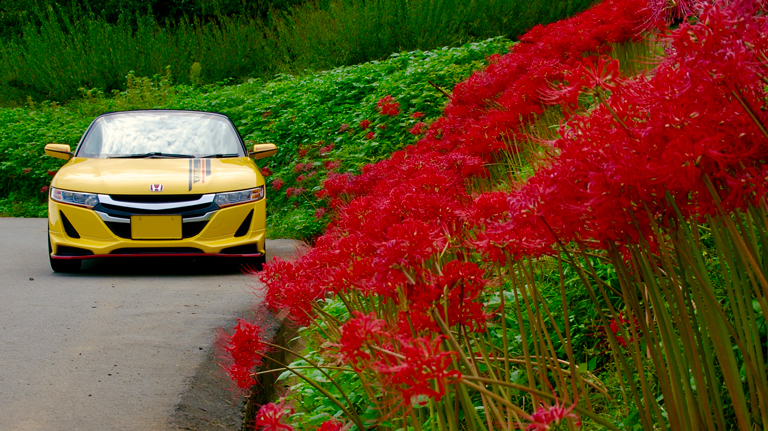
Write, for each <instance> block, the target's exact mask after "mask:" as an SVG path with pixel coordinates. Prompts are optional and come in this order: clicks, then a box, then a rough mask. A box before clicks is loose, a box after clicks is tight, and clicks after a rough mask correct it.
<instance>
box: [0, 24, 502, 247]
mask: <svg viewBox="0 0 768 431" xmlns="http://www.w3.org/2000/svg"><path fill="white" fill-rule="evenodd" d="M510 44H511V42H510V41H508V40H505V39H501V38H496V39H489V40H486V41H483V42H477V43H471V44H466V45H464V46H462V47H458V48H451V49H448V48H445V49H439V50H434V51H412V52H404V53H400V54H393V55H392V56H391V57H390V58H389V59H387V60H385V61H381V62H378V61H375V62H370V63H365V64H361V65H357V66H349V67H341V68H336V69H332V70H329V71H326V72H319V73H315V74H307V75H303V76H299V77H295V76H290V75H280V76H277V77H276V78H275V79H273V80H270V81H266V82H265V81H262V80H259V79H253V80H250V81H249V82H246V83H243V84H239V85H230V86H219V85H199V86H190V85H178V84H177V85H173V84H172V80H173V79H172V78H173V77H172V76H171V75H162V76H156V77H154V78H145V77H136V76H134V75H132V74H131V75H128V76H127V78H126V77H124V78H123V79H124V80H125V81H126V87H127V90H125V91H123V92H121V93H119V94H118V95H117V96H114V97H107V96H105V95H104V94H103V93H102V92H100V91H90V92H85V93H84V94H83V96H82V98H79V99H77V100H76V101H73V102H72V103H70V104H68V105H65V106H60V105H58V104H56V103H51V102H48V103H43V104H35V103H30V104H29V105H28V106H26V107H23V108H21V107H19V108H0V154H1V155H2V162H0V196H2V198H0V215H5V216H14V217H30V216H32V217H44V216H45V215H46V204H45V202H46V199H47V193H46V191H47V185H48V184H49V183H50V179H51V176H52V175H54V174H55V172H56V170H58V168H59V167H60V166H61V164H62V162H61V161H60V160H57V159H53V158H50V157H46V156H45V155H44V154H43V147H44V146H45V144H47V143H51V142H57V143H65V144H69V145H71V146H72V147H73V148H74V146H75V145H77V142H78V141H79V139H80V136H81V135H82V133H83V132H84V131H85V129H86V127H87V126H88V124H89V123H90V121H91V120H92V119H93V118H94V117H95V116H96V115H98V114H101V113H103V112H108V111H118V110H126V109H148V108H154V109H159V108H172V109H195V110H208V111H217V112H221V113H224V114H227V115H228V116H230V118H232V120H233V121H234V122H235V124H236V125H237V127H238V129H239V130H240V133H241V134H242V136H243V138H244V139H245V140H248V141H255V142H274V143H275V144H277V145H278V146H279V147H280V151H279V153H278V154H277V155H276V156H275V157H272V158H270V159H267V160H265V161H262V162H260V163H262V167H264V168H267V169H266V170H265V171H264V172H265V174H267V175H269V172H274V174H273V175H271V176H267V181H268V184H270V186H271V187H270V188H269V190H268V196H269V199H268V203H269V204H268V205H269V209H268V214H269V220H268V224H269V225H270V235H272V236H273V237H275V236H279V237H298V238H305V239H308V238H311V237H312V236H314V235H316V234H318V233H319V232H320V231H321V230H322V228H323V226H324V224H325V222H326V221H327V217H323V216H322V214H319V217H316V215H318V213H317V210H318V209H319V208H321V207H322V206H323V204H322V201H321V200H320V199H318V197H317V196H315V192H316V191H317V190H319V185H320V184H321V183H322V181H323V180H324V179H325V178H326V177H327V175H328V174H329V173H333V172H336V173H341V172H358V171H359V168H360V167H361V166H363V165H365V164H367V163H371V162H374V161H376V160H380V159H382V158H384V157H386V156H387V155H389V154H390V153H391V152H393V151H396V150H397V149H399V148H402V147H403V146H405V145H407V144H409V143H413V142H415V141H416V140H417V138H418V136H419V134H418V133H417V134H412V133H409V131H411V130H413V127H414V126H415V125H416V124H417V123H421V124H425V122H429V121H430V119H431V118H434V117H437V116H438V115H439V114H440V112H441V111H442V107H443V105H444V104H445V102H446V101H447V98H446V97H445V96H444V95H443V94H442V93H441V92H440V91H439V90H438V89H437V88H435V87H433V86H432V85H431V84H430V82H431V83H432V84H434V85H435V86H437V87H438V88H440V89H446V90H447V91H450V89H451V88H452V87H453V86H454V85H455V84H456V83H457V82H460V81H461V80H463V79H466V78H467V77H468V76H469V75H470V74H471V73H472V72H473V71H474V70H477V69H479V68H482V67H484V65H486V64H487V60H486V59H487V58H488V57H489V56H491V55H493V54H496V53H500V52H505V51H506V50H507V47H508V46H509V45H510ZM446 90H443V91H446ZM386 96H390V97H392V98H393V100H395V101H396V103H399V104H400V110H401V111H402V115H396V116H382V115H380V114H379V113H378V111H377V109H376V105H377V103H378V101H379V100H380V99H381V98H383V97H386ZM417 112H418V113H419V115H416V116H417V117H420V118H413V114H414V113H417ZM363 121H368V122H369V123H370V125H369V126H367V127H366V128H362V127H361V123H363ZM363 124H365V123H363ZM424 130H426V128H424ZM372 132H373V133H374V136H373V137H370V139H369V134H370V133H372ZM321 148H326V150H327V151H323V152H322V153H321V151H320V149H321ZM298 165H300V166H301V168H300V169H296V167H297V166H298ZM302 174H303V177H302ZM298 180H301V181H298ZM297 181H298V182H297ZM281 183H282V184H283V185H280V184H281ZM278 186H279V187H278ZM288 189H291V194H290V195H286V191H288Z"/></svg>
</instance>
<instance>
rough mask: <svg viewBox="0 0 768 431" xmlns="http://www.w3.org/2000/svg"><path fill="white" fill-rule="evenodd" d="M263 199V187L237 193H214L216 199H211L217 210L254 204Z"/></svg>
mask: <svg viewBox="0 0 768 431" xmlns="http://www.w3.org/2000/svg"><path fill="white" fill-rule="evenodd" d="M263 198H264V186H259V187H256V188H255V189H249V190H241V191H239V192H229V193H216V197H215V198H213V202H215V203H216V205H218V206H219V208H224V207H228V206H231V205H238V204H245V203H248V202H256V201H258V200H261V199H263Z"/></svg>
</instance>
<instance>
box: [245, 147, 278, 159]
mask: <svg viewBox="0 0 768 431" xmlns="http://www.w3.org/2000/svg"><path fill="white" fill-rule="evenodd" d="M275 153H277V145H275V144H256V145H254V146H253V151H251V152H250V153H248V155H249V156H251V157H253V158H254V159H256V160H260V159H266V158H267V157H271V156H274V155H275Z"/></svg>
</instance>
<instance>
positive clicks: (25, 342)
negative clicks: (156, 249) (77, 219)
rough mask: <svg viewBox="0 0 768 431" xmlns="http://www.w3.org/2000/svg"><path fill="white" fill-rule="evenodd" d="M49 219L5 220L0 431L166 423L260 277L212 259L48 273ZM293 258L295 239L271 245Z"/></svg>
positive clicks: (0, 237)
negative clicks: (220, 330)
mask: <svg viewBox="0 0 768 431" xmlns="http://www.w3.org/2000/svg"><path fill="white" fill-rule="evenodd" d="M45 236H46V221H45V220H44V219H9V218H0V430H1V431H16V430H20V431H27V430H67V431H76V430H100V431H102V430H166V429H174V425H172V422H171V419H170V418H171V413H172V412H173V408H174V406H175V405H176V403H178V401H179V396H180V394H181V393H182V392H183V391H184V389H185V387H186V386H185V385H186V383H187V382H188V379H189V378H190V377H191V376H192V375H193V374H194V372H195V369H196V368H197V366H198V365H199V364H200V363H201V361H203V360H204V358H205V356H206V354H207V353H208V352H209V351H210V349H211V342H212V340H213V338H214V332H215V329H216V328H218V327H220V326H223V325H226V324H227V323H230V322H231V321H232V319H233V318H235V317H237V316H240V315H243V314H245V313H246V312H247V310H248V309H249V307H250V305H251V303H252V301H253V300H254V299H255V297H254V295H253V294H252V293H251V291H250V289H251V288H250V287H249V285H253V284H254V283H255V281H254V280H252V279H251V278H249V277H247V276H245V275H242V274H240V273H239V272H238V270H237V268H236V267H234V266H233V265H224V264H222V262H217V261H202V262H190V261H172V262H170V261H165V262H163V263H160V264H158V263H153V262H151V261H147V260H139V261H134V260H123V261H114V260H104V261H102V262H92V263H91V262H89V263H88V264H86V265H84V271H83V272H82V273H81V274H76V275H72V274H56V273H53V272H51V269H50V267H49V266H48V259H47V256H46V252H47V243H46V237H45ZM267 248H268V250H269V251H270V252H271V254H273V255H275V254H278V255H290V254H292V253H293V251H294V249H295V244H294V243H293V242H291V241H285V240H278V241H271V242H268V243H267Z"/></svg>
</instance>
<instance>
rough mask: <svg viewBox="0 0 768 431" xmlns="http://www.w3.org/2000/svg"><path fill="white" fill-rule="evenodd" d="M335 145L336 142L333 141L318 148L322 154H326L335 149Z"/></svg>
mask: <svg viewBox="0 0 768 431" xmlns="http://www.w3.org/2000/svg"><path fill="white" fill-rule="evenodd" d="M333 147H334V144H333V142H331V143H330V144H328V145H326V146H324V147H321V148H320V150H318V152H319V153H320V155H321V156H324V155H326V154H328V153H330V152H331V150H333Z"/></svg>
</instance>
